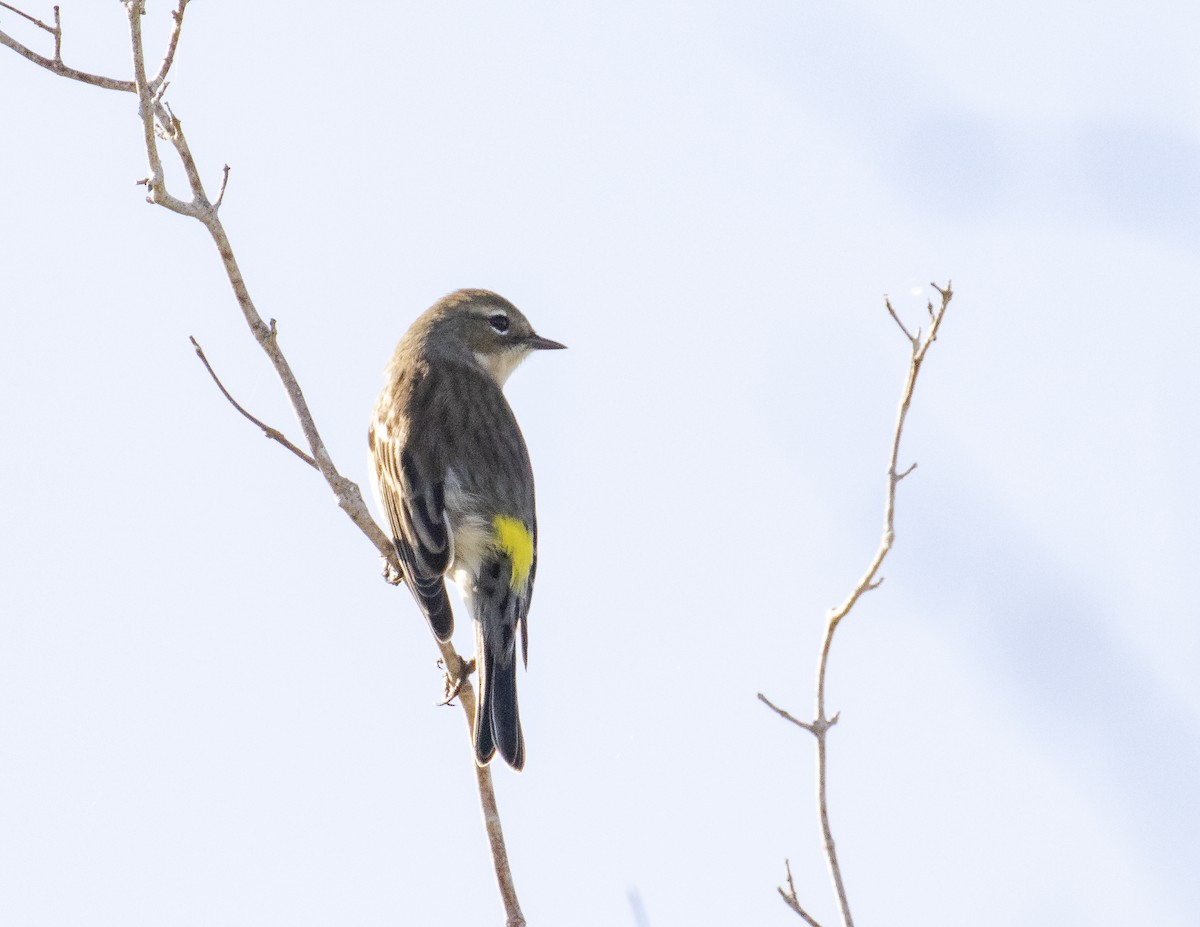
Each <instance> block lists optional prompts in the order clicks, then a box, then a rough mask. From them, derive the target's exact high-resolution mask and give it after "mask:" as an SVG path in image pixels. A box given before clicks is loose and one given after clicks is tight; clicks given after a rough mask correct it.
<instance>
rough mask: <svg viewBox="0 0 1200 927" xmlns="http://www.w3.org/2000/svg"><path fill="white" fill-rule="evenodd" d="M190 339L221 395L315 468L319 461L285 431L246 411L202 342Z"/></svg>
mask: <svg viewBox="0 0 1200 927" xmlns="http://www.w3.org/2000/svg"><path fill="white" fill-rule="evenodd" d="M188 340H189V341H191V343H192V347H193V348H195V349H196V356H197V357H198V358H200V363H202V364H203V365H204V369H205V370H207V371H208V375H209V376H210V377H212V379H213V382H214V383H216V384H217V389H219V390H220V391H221V395H222V396H224V397H225V398H226V399H228V400H229V404H230V405H232V406H233V407H234V408H235V409H237V410H238V411H239V412H240V413H241V414H242V415H243V416H245V417H246V418H248V419H249V420H250V421H252V422H253V423H254V424H255V425H257V426H258V427H259V428H261V429H262V432H263V434H264V435H266V436H267V437H268V438H270V439H271V440H272V441H278V442H279V443H280V444H282V445H283V446H284V447H286V448H287V449H288V450H289V451H291V452H292V453H293V454H295V455H296V456H297V457H299V458H300V459H301V460H303V461H304V462H305V463H306V464H308V465H309V466H310V467H312V468H313V469H316V466H317V462H316V461H315V460H313V459H312V458H311V457H309V456H308V455H307V454H306V453H304V451H302V450H300V448H298V447H296V445H294V444H293V443H292V442H291V441H289V440H288V439H287V438H286V437H285V436H284V434H283V432H281V431H280V430H279V429H277V428H272V427H271V426H270V425H268V424H267V423H266V422H264V421H262V420H261V419H258V418H255V417H254V416H253V415H251V414H250V413H249V412H247V411H246V409H245V408H244V407H243V406H242V404H241V403H240V402H238V401H237V400H236V399H234V398H233V396H231V395H230V393H229V390H227V389H226V388H225V384H224V383H222V382H221V378H220V377H218V376H217V372H216V371H215V370H213V367H212V364H210V363H209V362H208V358H207V357H206V356H205V354H204V348H202V347H200V342H198V341H197V340H196V339H195V338H193V337H192V336H190V335H189V336H188Z"/></svg>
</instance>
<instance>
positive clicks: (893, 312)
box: [883, 293, 917, 341]
mask: <svg viewBox="0 0 1200 927" xmlns="http://www.w3.org/2000/svg"><path fill="white" fill-rule="evenodd" d="M883 304H884V305H885V306H887V311H888V314H889V315H891V317H892V319H894V320H895V322H896V324H897V325H899V326H900V331H902V332H904V334H905V335H906V336H907V337H908V340H909V341H916V340H917V339H916V338H914V337H913V336H912V333H911V332H909V330H908V329H907V328H905V327H904V323H903V322H901V321H900V316H898V315H896V310H895V309H893V308H892V301H891V299H889V298H888V296H887V294H886V293H885V294H884V296H883Z"/></svg>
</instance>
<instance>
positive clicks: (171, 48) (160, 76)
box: [150, 0, 191, 87]
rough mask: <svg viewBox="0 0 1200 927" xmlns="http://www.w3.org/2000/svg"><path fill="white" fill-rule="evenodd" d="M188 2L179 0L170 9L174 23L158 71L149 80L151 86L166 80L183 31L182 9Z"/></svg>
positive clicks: (187, 0) (189, 0) (185, 7)
mask: <svg viewBox="0 0 1200 927" xmlns="http://www.w3.org/2000/svg"><path fill="white" fill-rule="evenodd" d="M189 2H191V0H179V5H178V6H177V7H175V9H173V10H172V11H171V21H172V22H173V23H174V25H173V26H172V27H171V35H170V37H168V39H167V51H166V53H165V54H164V55H163V59H162V62H161V63H160V64H159V66H158V73H157V74H155V75H154V79H153V80H151V81H150V85H151V86H152V87H161V86H162V85H163V84H164V83H165V82H166V80H167V73H168V72H169V71H170V70H171V65H172V64H174V63H175V49H177V48H178V47H179V34H180V33H181V32H182V31H183V11H184V10H186V9H187V5H188V3H189Z"/></svg>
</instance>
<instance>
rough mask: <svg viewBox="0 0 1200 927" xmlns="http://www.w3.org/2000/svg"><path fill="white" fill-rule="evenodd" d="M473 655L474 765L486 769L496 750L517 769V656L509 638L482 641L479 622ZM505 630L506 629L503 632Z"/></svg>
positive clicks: (520, 749)
mask: <svg viewBox="0 0 1200 927" xmlns="http://www.w3.org/2000/svg"><path fill="white" fill-rule="evenodd" d="M475 629H476V631H475V640H476V647H475V655H476V658H477V660H478V661H479V704H478V706H476V708H475V762H477V763H478V764H479V765H480V766H486V765H487V764H488V763H489V762H490V761H491V759H492V756H493V755H494V754H495V753H496V752H497V751H499V753H500V755H501V756H502V757H504V762H506V763H508V765H509V766H511V767H512V768H513V769H516V770H520V769H521V768H522V767H524V765H525V737H524V735H523V734H522V733H521V716H520V713H519V712H518V710H517V653H516V648H515V647H514V646H513V635H512V632H511V631H509V632H508V633H507V634H502V635H498V636H500V637H501V638H502V640H501V641H495V642H491V646H489V645H488V642H485V640H484V634H483V623H482V622H476V625H475ZM506 630H507V629H506Z"/></svg>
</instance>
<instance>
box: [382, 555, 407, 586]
mask: <svg viewBox="0 0 1200 927" xmlns="http://www.w3.org/2000/svg"><path fill="white" fill-rule="evenodd" d="M379 560H380V562H381V563H382V564H383V581H384V582H385V583H388V584H390V585H392V586H399V585H400V584H401V583H402V582H404V574H403V573H401V572H400V571H399V570H397V569H396V568H395V567H394V566H392V562H391V561H390V560H388V558H387V557H385V556H383V554H380V555H379Z"/></svg>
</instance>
